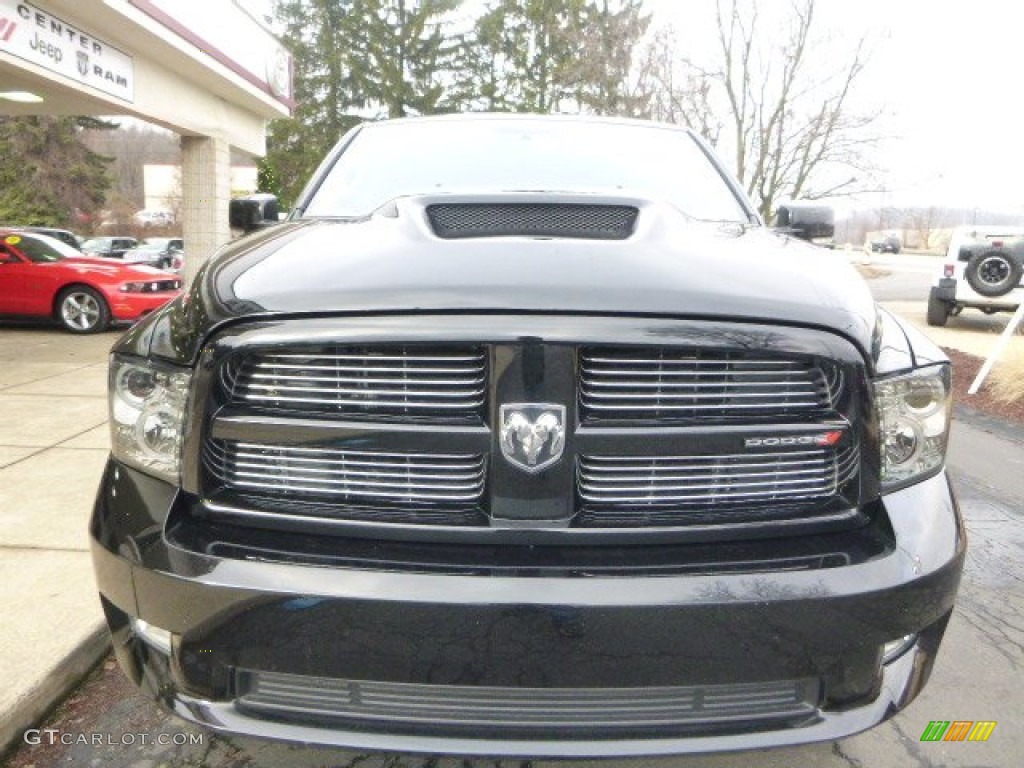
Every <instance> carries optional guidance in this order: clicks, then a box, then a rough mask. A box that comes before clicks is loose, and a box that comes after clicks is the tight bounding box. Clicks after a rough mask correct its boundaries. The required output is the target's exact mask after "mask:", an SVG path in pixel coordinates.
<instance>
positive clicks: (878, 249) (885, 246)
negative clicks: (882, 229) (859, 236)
mask: <svg viewBox="0 0 1024 768" xmlns="http://www.w3.org/2000/svg"><path fill="white" fill-rule="evenodd" d="M902 248H903V243H902V242H901V241H900V237H899V235H893V234H888V235H883V236H882V237H879V238H876V239H874V240H872V241H871V250H872V251H873V252H874V253H899V252H900V250H901V249H902Z"/></svg>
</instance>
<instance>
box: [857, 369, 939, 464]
mask: <svg viewBox="0 0 1024 768" xmlns="http://www.w3.org/2000/svg"><path fill="white" fill-rule="evenodd" d="M875 405H876V407H877V409H878V427H879V442H880V443H881V449H882V457H881V458H882V465H881V466H882V482H883V483H886V484H895V483H899V484H906V483H907V482H908V481H912V480H914V479H915V478H918V477H921V476H923V475H926V474H928V473H930V472H932V471H934V470H937V469H938V468H939V467H941V466H942V465H943V463H944V462H945V460H946V443H947V440H948V438H949V418H950V410H951V408H952V400H951V398H950V373H949V366H948V365H936V366H932V367H929V368H925V369H922V370H920V371H915V372H914V373H911V374H908V375H905V376H895V377H893V378H891V379H884V380H881V381H876V382H875Z"/></svg>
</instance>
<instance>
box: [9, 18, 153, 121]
mask: <svg viewBox="0 0 1024 768" xmlns="http://www.w3.org/2000/svg"><path fill="white" fill-rule="evenodd" d="M0 28H2V30H3V33H2V34H0V51H4V52H6V53H9V54H11V55H13V56H17V57H18V58H20V59H24V60H25V61H30V62H32V63H33V64H36V65H37V66H40V67H43V68H44V69H48V70H50V71H51V72H56V73H58V74H61V75H64V76H65V77H68V78H70V79H72V80H75V81H77V82H79V83H82V84H84V85H88V86H91V87H93V88H95V89H96V90H98V91H102V92H103V93H106V94H109V95H110V96H114V97H116V98H119V99H122V100H123V101H127V102H132V101H134V99H135V79H134V65H133V62H132V58H131V56H128V55H127V54H125V53H123V52H122V51H119V50H118V49H117V48H114V47H113V46H111V45H109V44H108V43H105V42H104V41H102V40H99V39H97V38H95V37H93V36H92V35H91V34H89V33H88V32H86V31H85V30H83V29H80V28H79V27H77V26H75V25H74V24H69V23H68V22H66V21H64V20H63V19H61V18H59V17H57V16H54V15H53V14H52V13H49V12H48V11H44V10H42V9H41V8H38V7H36V6H35V5H32V4H31V3H25V2H18V1H17V0H0Z"/></svg>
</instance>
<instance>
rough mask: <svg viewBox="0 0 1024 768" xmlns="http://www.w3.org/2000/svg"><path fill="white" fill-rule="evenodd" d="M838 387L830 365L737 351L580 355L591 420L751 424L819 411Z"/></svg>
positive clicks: (585, 408)
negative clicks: (751, 422)
mask: <svg viewBox="0 0 1024 768" xmlns="http://www.w3.org/2000/svg"><path fill="white" fill-rule="evenodd" d="M841 384H842V377H841V372H840V370H839V369H838V368H837V367H836V366H834V365H832V364H829V363H823V362H816V361H813V360H811V359H799V358H796V359H795V358H780V357H757V356H752V355H750V354H749V353H747V352H745V351H740V350H709V351H700V350H687V349H672V348H665V347H653V348H650V347H635V348H634V347H591V348H586V349H583V350H581V352H580V409H581V415H582V417H583V419H584V420H590V421H612V420H615V421H625V422H632V423H652V422H666V421H696V420H704V421H707V420H712V419H714V420H730V421H744V420H746V421H757V420H765V419H777V418H780V417H785V416H802V415H807V414H815V413H824V412H827V411H828V410H830V409H831V408H833V407H834V405H835V400H836V397H837V395H838V393H839V391H840V388H841Z"/></svg>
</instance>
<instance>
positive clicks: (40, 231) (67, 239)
mask: <svg viewBox="0 0 1024 768" xmlns="http://www.w3.org/2000/svg"><path fill="white" fill-rule="evenodd" d="M12 229H22V230H24V231H26V232H35V233H36V234H37V235H46V236H47V237H52V238H55V239H57V240H60V241H61V242H62V243H64V244H65V245H70V246H71V247H72V248H74V249H75V250H76V251H77V250H81V248H82V239H81V238H80V237H79V236H78V235H76V234H75V233H74V232H72V231H70V230H68V229H56V228H54V227H12Z"/></svg>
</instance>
